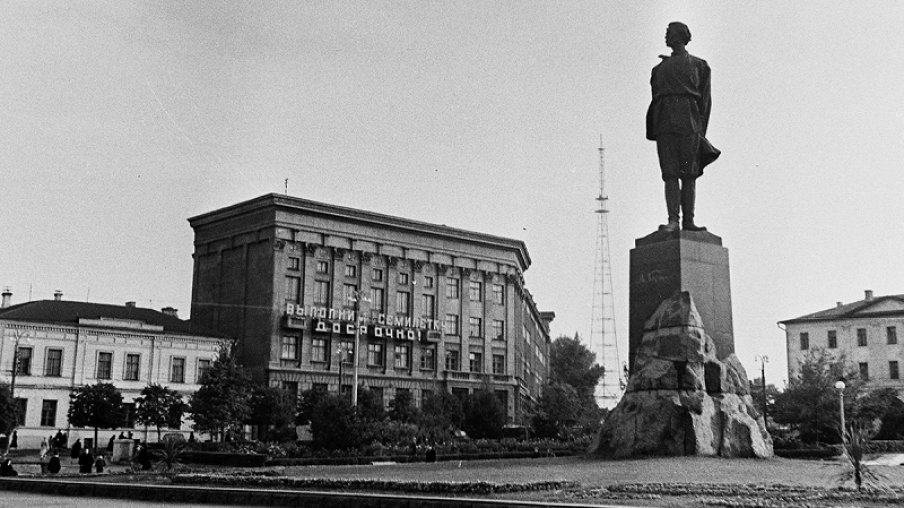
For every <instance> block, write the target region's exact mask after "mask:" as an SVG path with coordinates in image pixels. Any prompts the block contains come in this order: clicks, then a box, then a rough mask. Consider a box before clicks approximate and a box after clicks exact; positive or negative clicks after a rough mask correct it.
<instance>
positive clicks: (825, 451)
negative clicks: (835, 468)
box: [775, 446, 841, 459]
mask: <svg viewBox="0 0 904 508" xmlns="http://www.w3.org/2000/svg"><path fill="white" fill-rule="evenodd" d="M775 454H776V455H777V456H779V457H784V458H786V459H831V458H834V457H837V456H839V455H841V449H840V448H839V447H837V446H825V447H820V448H786V449H778V448H777V449H775Z"/></svg>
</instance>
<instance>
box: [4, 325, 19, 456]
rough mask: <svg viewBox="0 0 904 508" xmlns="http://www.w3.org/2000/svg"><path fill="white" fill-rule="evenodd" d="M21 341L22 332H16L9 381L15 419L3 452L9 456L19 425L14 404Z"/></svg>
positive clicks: (16, 408) (17, 412)
mask: <svg viewBox="0 0 904 508" xmlns="http://www.w3.org/2000/svg"><path fill="white" fill-rule="evenodd" d="M21 341H22V332H21V331H19V330H16V342H15V343H14V344H13V370H12V372H11V373H10V380H9V398H10V399H12V401H13V404H14V406H13V407H14V409H13V410H14V411H15V418H14V419H13V426H12V428H11V429H10V431H9V435H8V436H6V449H5V450H3V452H4V454H5V455H9V447H10V445H11V444H12V442H13V432H15V430H16V427H18V423H19V404H18V403H16V375H17V374H18V373H19V361H20V360H21V356H20V355H19V343H20V342H21Z"/></svg>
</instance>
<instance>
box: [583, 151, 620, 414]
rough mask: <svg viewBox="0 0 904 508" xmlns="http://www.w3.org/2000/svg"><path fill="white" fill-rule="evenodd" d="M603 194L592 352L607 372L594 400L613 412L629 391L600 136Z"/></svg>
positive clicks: (599, 204)
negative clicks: (623, 365) (623, 362)
mask: <svg viewBox="0 0 904 508" xmlns="http://www.w3.org/2000/svg"><path fill="white" fill-rule="evenodd" d="M599 150H600V194H599V196H598V197H597V198H596V201H597V209H596V213H597V222H596V223H597V233H596V261H595V263H594V276H593V314H592V322H591V325H590V350H591V351H592V352H594V353H596V363H598V364H599V365H601V366H602V367H603V369H604V372H603V376H602V377H601V378H600V381H599V383H598V384H597V386H596V390H595V392H594V396H595V397H596V403H597V404H598V405H599V406H600V407H604V408H610V409H611V408H612V407H615V404H617V403H618V400H619V398H620V397H621V395H622V392H623V391H624V387H625V378H624V374H623V371H622V368H621V361H620V358H619V355H618V337H617V336H616V333H615V305H614V303H613V299H612V265H611V261H610V259H609V220H608V215H609V204H608V201H609V197H608V196H607V195H606V165H605V149H604V148H603V139H602V136H600V148H599Z"/></svg>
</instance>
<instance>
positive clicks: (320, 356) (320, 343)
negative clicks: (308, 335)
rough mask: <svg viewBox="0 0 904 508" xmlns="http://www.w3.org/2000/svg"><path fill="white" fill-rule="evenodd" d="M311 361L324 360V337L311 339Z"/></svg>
mask: <svg viewBox="0 0 904 508" xmlns="http://www.w3.org/2000/svg"><path fill="white" fill-rule="evenodd" d="M311 361H312V362H325V361H326V339H313V340H312V341H311Z"/></svg>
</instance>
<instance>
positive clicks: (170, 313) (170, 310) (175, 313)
mask: <svg viewBox="0 0 904 508" xmlns="http://www.w3.org/2000/svg"><path fill="white" fill-rule="evenodd" d="M160 312H162V313H164V314H166V315H167V316H172V317H174V318H177V317H179V309H174V308H173V307H164V308H162V309H160Z"/></svg>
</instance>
